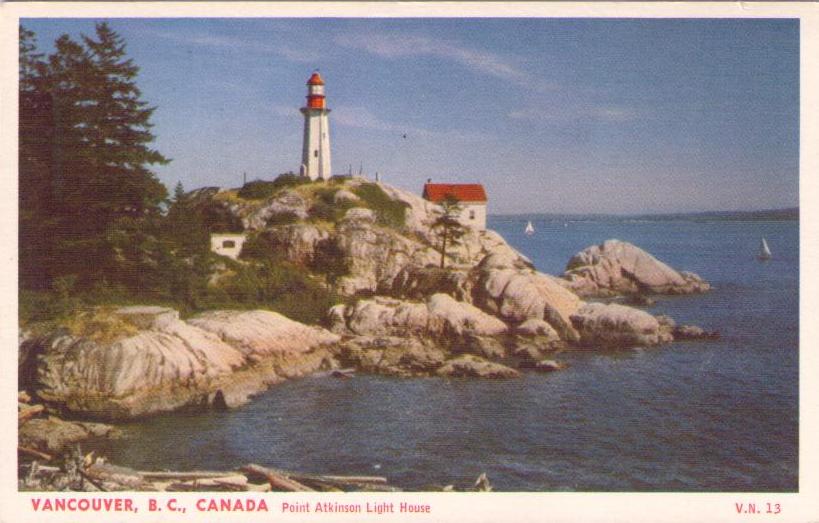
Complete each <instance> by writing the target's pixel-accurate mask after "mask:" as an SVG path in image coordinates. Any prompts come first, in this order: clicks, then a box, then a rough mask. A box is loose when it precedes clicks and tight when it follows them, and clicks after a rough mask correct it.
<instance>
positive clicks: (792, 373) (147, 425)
mask: <svg viewBox="0 0 819 523" xmlns="http://www.w3.org/2000/svg"><path fill="white" fill-rule="evenodd" d="M534 225H535V228H536V231H537V232H536V234H535V235H534V236H532V237H527V236H525V235H524V234H523V229H524V226H525V219H513V218H508V217H494V218H491V219H490V227H491V228H493V229H495V230H497V231H498V232H500V233H501V234H502V235H504V237H505V238H506V239H507V240H508V241H509V242H510V243H511V244H512V245H514V246H515V247H516V248H518V249H519V250H520V251H521V252H523V253H525V254H526V255H527V256H528V257H529V258H530V259H531V260H532V261H533V262H534V263H535V264H536V266H537V267H538V269H540V270H542V271H544V272H548V273H552V274H560V273H561V272H562V270H563V268H564V266H565V264H566V262H567V261H568V259H569V258H570V257H571V256H572V255H573V254H574V253H576V252H577V251H579V250H581V249H582V248H584V247H586V246H588V245H591V244H595V243H600V242H602V241H603V240H605V239H608V238H618V239H621V240H626V241H630V242H633V243H635V244H636V245H638V246H640V247H642V248H644V249H646V250H647V251H649V252H651V253H652V254H654V255H655V256H656V257H658V258H659V259H661V260H663V261H665V262H667V263H669V264H670V265H671V266H673V267H675V268H677V269H681V270H690V271H693V272H696V273H698V274H699V275H701V276H702V277H704V278H705V279H706V280H708V281H709V282H711V283H712V284H713V285H714V287H715V288H714V290H713V291H712V292H710V293H708V294H705V295H697V296H681V297H661V298H659V299H658V301H657V304H656V305H655V306H653V307H651V308H649V310H650V312H652V313H654V314H660V313H663V314H669V315H671V316H672V317H673V318H675V319H676V320H677V321H678V323H690V324H696V325H700V326H702V327H704V328H706V329H716V330H719V331H720V332H721V334H722V337H721V338H720V339H719V340H717V341H707V342H681V343H674V344H670V345H665V346H661V347H657V348H651V349H639V348H638V349H633V350H624V351H615V352H596V351H589V350H585V351H569V352H565V353H562V354H560V355H559V359H561V360H562V361H565V362H566V363H568V364H569V367H568V368H567V369H566V370H564V371H561V372H555V373H551V374H536V373H526V374H525V375H524V376H523V378H522V379H518V380H505V381H502V380H501V381H492V380H486V381H484V380H474V379H472V380H470V379H438V378H421V379H417V378H416V379H397V378H387V377H381V376H365V375H359V376H357V377H356V378H355V379H350V380H338V379H330V378H319V377H310V378H305V379H301V380H295V381H291V382H287V383H284V384H282V385H279V386H276V387H274V388H273V389H272V390H270V391H268V392H266V393H264V394H262V395H260V396H258V397H257V398H256V399H255V401H253V402H251V403H250V404H248V405H246V406H244V407H242V408H239V409H235V410H232V411H227V412H209V413H200V414H194V413H187V414H181V413H175V414H170V415H163V416H159V417H155V418H152V419H149V420H146V421H142V422H139V423H132V424H128V425H125V426H123V429H124V433H125V436H124V438H123V439H121V440H118V441H115V442H111V443H106V444H104V445H103V446H102V450H103V451H104V452H105V454H107V455H108V456H109V457H111V458H113V459H114V460H116V462H117V463H120V464H124V465H131V466H134V467H137V468H140V469H172V470H190V469H232V468H235V467H237V466H239V465H241V464H244V463H248V462H255V463H260V464H265V465H270V466H276V467H280V468H284V469H291V470H298V471H302V472H318V473H336V474H379V475H384V476H387V477H388V478H389V479H390V482H391V483H392V484H395V485H398V486H401V487H404V488H407V489H423V488H426V487H428V486H434V485H447V484H454V485H456V486H459V487H463V486H466V485H468V484H471V483H472V482H474V480H475V478H476V477H477V476H478V475H479V474H480V473H481V472H485V473H486V474H487V476H488V477H489V479H490V481H491V482H492V484H493V486H494V487H495V488H496V489H497V490H504V491H657V492H668V491H672V492H677V491H694V492H725V491H797V490H798V443H799V442H798V427H799V425H798V423H799V410H798V403H799V402H798V390H799V227H798V223H797V222H793V221H791V222H731V221H713V222H696V221H684V220H679V221H620V220H589V221H563V220H551V221H549V220H545V219H544V220H534ZM761 237H765V238H766V239H767V240H768V243H769V245H770V247H771V250H772V251H773V254H774V257H773V259H772V260H770V261H768V262H764V263H763V262H759V261H757V260H756V259H755V254H756V251H757V249H758V244H759V240H760V238H761Z"/></svg>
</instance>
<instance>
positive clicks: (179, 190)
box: [173, 182, 185, 203]
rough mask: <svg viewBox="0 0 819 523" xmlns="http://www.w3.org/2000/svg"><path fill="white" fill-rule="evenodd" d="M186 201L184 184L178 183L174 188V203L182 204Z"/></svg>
mask: <svg viewBox="0 0 819 523" xmlns="http://www.w3.org/2000/svg"><path fill="white" fill-rule="evenodd" d="M184 199H185V187H184V186H183V185H182V182H176V187H174V188H173V202H174V203H180V202H181V201H182V200H184Z"/></svg>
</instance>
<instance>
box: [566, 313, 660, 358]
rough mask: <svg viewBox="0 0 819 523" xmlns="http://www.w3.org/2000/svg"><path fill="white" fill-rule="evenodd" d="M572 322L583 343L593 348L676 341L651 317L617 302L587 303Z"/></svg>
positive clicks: (647, 344)
mask: <svg viewBox="0 0 819 523" xmlns="http://www.w3.org/2000/svg"><path fill="white" fill-rule="evenodd" d="M571 320H572V323H573V324H574V326H575V328H576V329H577V332H578V333H579V334H580V340H579V341H580V343H581V344H582V345H585V346H589V347H594V348H604V349H605V348H623V347H637V346H642V347H647V346H652V345H658V344H660V343H667V342H670V341H672V340H673V336H672V335H671V334H670V333H669V332H668V330H667V329H665V328H663V326H662V325H661V323H660V322H659V321H658V320H657V318H655V317H654V316H652V315H651V314H648V313H647V312H644V311H641V310H638V309H633V308H631V307H626V306H625V305H619V304H615V303H610V304H604V303H587V304H586V305H584V306H583V307H581V308H580V309H578V310H577V311H576V312H575V313H574V314H572V316H571Z"/></svg>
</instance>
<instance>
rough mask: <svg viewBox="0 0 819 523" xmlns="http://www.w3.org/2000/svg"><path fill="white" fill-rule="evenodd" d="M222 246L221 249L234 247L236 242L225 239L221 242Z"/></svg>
mask: <svg viewBox="0 0 819 523" xmlns="http://www.w3.org/2000/svg"><path fill="white" fill-rule="evenodd" d="M222 248H223V249H235V248H236V242H235V241H233V240H225V241H223V242H222Z"/></svg>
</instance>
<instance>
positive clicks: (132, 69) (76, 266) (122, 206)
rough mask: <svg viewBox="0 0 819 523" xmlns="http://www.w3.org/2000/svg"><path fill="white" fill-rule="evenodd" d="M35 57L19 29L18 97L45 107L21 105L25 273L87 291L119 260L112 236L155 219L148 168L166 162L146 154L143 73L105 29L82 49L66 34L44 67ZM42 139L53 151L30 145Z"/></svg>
mask: <svg viewBox="0 0 819 523" xmlns="http://www.w3.org/2000/svg"><path fill="white" fill-rule="evenodd" d="M35 51H36V46H35V44H34V35H33V33H31V32H30V31H28V30H25V29H24V28H21V31H20V55H21V57H20V78H21V82H20V96H21V100H22V99H23V98H26V99H30V100H35V101H38V100H39V101H40V102H41V103H39V105H37V104H34V105H35V106H37V107H36V109H37V110H28V109H27V106H25V105H24V104H22V103H21V112H20V142H21V148H20V156H21V157H20V186H21V196H20V206H21V269H22V268H23V267H24V266H31V267H36V268H39V271H33V272H38V275H34V274H32V275H31V277H30V278H28V279H27V280H26V281H27V282H28V283H35V282H32V281H31V280H37V279H40V280H42V281H40V282H39V286H40V287H43V286H45V287H47V286H48V285H49V283H48V282H49V281H50V280H52V279H54V278H55V277H58V276H61V275H69V274H77V275H78V276H80V280H81V282H82V283H85V284H91V283H93V280H94V279H98V276H99V275H98V274H95V272H96V273H98V272H99V269H100V267H105V266H106V265H110V264H111V260H112V258H117V257H119V258H121V253H119V252H117V251H116V250H115V249H116V247H115V243H116V242H114V241H113V240H112V238H115V237H121V234H119V235H118V234H116V231H117V230H118V229H123V228H125V229H128V230H133V229H134V228H135V227H136V228H139V227H140V224H139V220H143V219H147V218H149V217H151V216H153V217H156V216H158V215H159V213H160V205H161V203H162V202H163V201H164V199H165V198H166V196H167V190H166V189H165V187H164V186H163V185H162V184H161V183H160V182H159V180H158V179H157V178H156V176H155V175H154V173H152V172H151V171H150V170H149V168H148V166H149V165H151V164H164V163H167V162H168V160H167V159H166V158H165V157H164V156H162V155H161V154H160V153H159V152H157V151H156V150H154V149H151V148H150V147H149V144H150V143H151V142H152V141H153V139H154V136H153V134H152V133H151V132H150V129H151V123H150V118H151V115H152V114H153V111H154V108H152V107H148V105H147V103H146V102H144V101H142V100H141V99H140V97H141V92H140V90H139V88H138V87H137V85H136V76H137V73H138V71H139V68H138V67H137V66H136V65H134V64H133V62H132V61H131V60H130V59H128V58H127V57H126V55H125V44H124V42H123V40H122V38H121V37H120V36H119V35H118V34H116V33H115V32H114V31H112V30H111V29H110V28H109V27H108V25H107V24H105V23H100V24H97V26H96V34H95V37H93V38H92V37H88V36H83V37H82V42H81V43H80V42H77V41H75V40H73V39H72V38H71V37H69V36H68V35H62V36H61V37H59V38H58V39H57V41H56V42H55V51H54V52H53V53H52V54H51V55H50V56H48V58H47V60H46V61H45V62H43V61H42V60H41V59H40V57H39V56H40V55H38V54H37V53H36V52H35ZM38 135H39V136H41V137H42V136H45V137H46V138H45V139H43V138H40V141H41V142H42V141H45V142H46V145H47V147H40V148H39V149H36V148H35V147H33V146H31V145H30V144H31V143H35V142H36V140H35V137H36V136H38ZM40 145H42V144H40ZM35 149H36V151H35ZM32 151H34V152H35V153H36V154H32ZM135 220H136V221H135ZM24 221H25V222H26V223H25V224H24ZM38 242H39V245H35V247H36V248H35V247H31V248H28V247H24V246H25V245H27V244H29V243H33V244H37V243H38ZM21 274H22V271H21ZM34 286H38V285H37V284H36V283H35V285H34Z"/></svg>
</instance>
